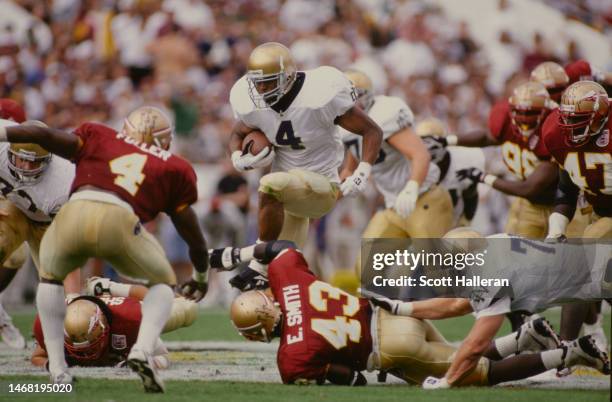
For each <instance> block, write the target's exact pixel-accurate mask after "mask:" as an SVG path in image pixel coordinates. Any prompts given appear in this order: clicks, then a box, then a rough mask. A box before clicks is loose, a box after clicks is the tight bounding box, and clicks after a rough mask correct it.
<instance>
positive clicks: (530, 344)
mask: <svg viewBox="0 0 612 402" xmlns="http://www.w3.org/2000/svg"><path fill="white" fill-rule="evenodd" d="M517 346H518V351H519V352H526V351H530V352H540V351H543V350H551V349H557V348H558V347H560V346H561V341H560V340H559V337H558V336H557V334H556V333H555V331H554V330H553V328H552V326H551V325H550V323H549V322H548V321H546V319H544V318H543V317H540V318H537V319H535V320H531V321H528V322H526V323H525V324H523V325H521V327H520V328H519V330H518V334H517Z"/></svg>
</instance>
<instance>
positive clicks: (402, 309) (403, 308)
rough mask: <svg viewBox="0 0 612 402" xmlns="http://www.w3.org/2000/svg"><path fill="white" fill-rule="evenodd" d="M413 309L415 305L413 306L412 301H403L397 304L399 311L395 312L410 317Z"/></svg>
mask: <svg viewBox="0 0 612 402" xmlns="http://www.w3.org/2000/svg"><path fill="white" fill-rule="evenodd" d="M412 310H414V307H413V306H412V303H411V302H401V303H400V304H399V305H398V306H397V311H396V312H395V315H401V316H404V317H410V316H411V315H412Z"/></svg>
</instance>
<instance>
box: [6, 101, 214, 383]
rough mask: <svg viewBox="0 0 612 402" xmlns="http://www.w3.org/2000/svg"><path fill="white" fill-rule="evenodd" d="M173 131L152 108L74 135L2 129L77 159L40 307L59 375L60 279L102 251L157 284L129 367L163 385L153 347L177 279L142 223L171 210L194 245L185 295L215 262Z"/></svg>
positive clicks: (127, 271)
mask: <svg viewBox="0 0 612 402" xmlns="http://www.w3.org/2000/svg"><path fill="white" fill-rule="evenodd" d="M172 132H173V127H172V123H171V121H170V120H169V118H168V117H167V116H166V115H165V114H164V113H163V112H162V111H161V110H159V109H157V108H154V107H149V106H145V107H141V108H139V109H137V110H135V111H133V112H132V113H130V114H129V115H128V116H127V118H126V119H125V121H124V126H123V129H122V130H121V132H116V131H114V130H112V129H110V128H109V127H106V126H103V125H100V124H95V123H85V124H83V125H81V126H79V127H78V128H77V129H76V130H75V131H74V133H66V132H63V131H60V130H56V129H52V128H47V127H33V126H24V125H22V126H15V127H8V128H6V129H3V128H0V141H7V140H8V141H10V142H19V143H21V142H33V143H37V144H39V145H41V146H43V147H44V148H45V149H47V150H49V151H50V152H53V153H54V154H57V155H59V156H61V157H64V158H66V159H70V160H72V161H73V162H74V163H75V164H76V176H75V179H74V182H73V184H72V189H71V197H70V200H69V201H68V202H67V203H66V204H65V205H64V206H63V207H62V208H61V210H60V211H59V213H58V214H57V216H56V218H55V220H54V221H53V223H52V224H51V226H50V227H49V229H48V230H47V232H46V233H45V236H44V237H43V240H42V244H41V252H40V265H41V266H40V276H41V283H40V285H39V287H38V293H37V296H36V304H37V307H38V311H39V314H40V319H41V324H42V329H43V333H44V338H45V345H46V347H47V352H48V354H49V371H50V372H51V378H52V380H53V381H54V382H70V381H72V377H71V375H70V373H69V372H68V370H67V365H66V361H65V358H64V353H63V351H64V349H63V344H64V330H63V322H64V316H65V312H66V306H65V303H64V291H63V288H62V287H61V286H58V284H60V283H61V282H60V281H61V280H63V279H64V277H65V276H66V275H67V274H68V273H70V272H71V271H72V270H74V269H75V268H76V267H77V266H79V265H80V264H82V263H84V262H85V261H86V260H87V258H89V257H98V258H102V259H105V260H107V261H108V262H110V263H111V264H112V265H113V266H114V267H115V268H116V269H117V270H118V271H119V272H120V273H121V274H123V275H125V276H127V277H131V278H134V279H139V280H141V281H144V283H146V284H147V285H149V286H150V289H149V292H148V294H147V296H146V297H145V298H144V300H143V305H142V317H143V318H142V322H141V325H140V330H139V333H138V338H137V340H136V344H135V345H134V347H133V348H132V350H131V352H130V354H129V356H128V360H127V364H128V365H129V366H130V368H132V369H133V370H134V371H135V372H136V373H137V374H138V375H140V377H141V378H142V380H143V384H144V386H145V390H147V391H150V392H161V391H163V383H162V381H161V379H160V378H159V376H158V375H157V373H156V371H155V367H154V366H153V365H152V363H151V353H153V349H154V345H155V342H156V340H157V338H158V337H159V334H160V333H161V331H162V328H163V327H164V324H165V322H166V321H167V319H168V317H169V315H170V309H171V305H172V299H173V291H172V289H171V286H174V285H175V284H176V278H175V275H174V272H173V270H172V267H171V266H170V264H169V262H168V260H167V258H166V256H165V254H164V251H163V249H162V247H161V246H160V244H159V243H158V242H157V240H155V238H154V237H153V236H152V235H151V234H150V233H148V232H147V231H146V230H145V229H144V228H143V227H142V224H141V221H142V222H146V221H149V220H151V219H153V218H155V216H156V215H157V214H158V213H159V212H165V213H167V214H168V215H169V216H170V217H171V219H172V222H173V223H174V225H175V226H176V228H177V230H178V232H179V233H180V235H181V236H182V237H183V239H184V240H185V241H186V242H187V244H188V246H189V249H190V257H191V260H192V262H193V264H194V268H195V269H194V274H195V275H194V278H193V279H192V280H191V281H190V282H189V283H188V284H187V285H186V286H185V287H184V288H183V291H184V294H185V295H187V296H190V297H193V298H196V299H199V298H201V297H203V295H204V293H205V292H206V286H207V285H206V282H207V277H206V275H207V269H208V253H207V250H206V243H205V241H204V237H203V235H202V232H201V230H200V227H199V225H198V221H197V218H196V215H195V212H194V211H193V209H192V208H191V204H193V203H194V202H195V201H196V200H197V190H196V177H195V173H194V171H193V169H192V167H191V166H190V165H189V163H188V162H187V161H185V160H183V159H181V158H179V157H178V156H175V155H172V154H171V153H170V152H168V148H169V146H170V141H171V140H172Z"/></svg>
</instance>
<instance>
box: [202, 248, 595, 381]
mask: <svg viewBox="0 0 612 402" xmlns="http://www.w3.org/2000/svg"><path fill="white" fill-rule="evenodd" d="M251 258H257V259H259V260H260V261H261V262H263V263H269V269H268V274H269V284H270V289H269V290H266V291H261V290H253V291H248V292H245V293H243V294H241V295H240V296H238V297H237V298H236V299H235V300H234V302H233V303H232V306H231V313H230V314H231V318H232V322H233V324H234V325H235V326H236V328H237V329H238V331H239V332H240V333H241V334H242V335H243V336H244V337H245V338H247V339H249V340H252V341H264V342H269V341H270V340H271V339H273V338H280V345H279V348H278V352H277V364H278V369H279V372H280V375H281V378H282V381H283V382H284V383H286V384H300V383H310V382H312V383H318V384H321V383H324V382H325V381H326V380H328V381H330V382H332V383H335V384H342V385H365V384H366V379H365V377H364V376H363V375H362V374H361V371H363V370H366V369H368V370H384V371H386V372H389V373H391V374H393V375H396V376H398V377H399V378H401V379H403V380H405V381H407V382H409V383H413V384H414V383H416V384H421V383H424V382H425V381H426V379H427V378H428V377H430V376H436V377H440V376H442V375H443V374H444V373H445V372H446V371H447V370H448V368H449V367H450V365H451V364H452V362H453V359H454V355H455V353H456V351H457V349H456V348H455V347H454V346H452V345H451V344H449V343H448V342H447V341H446V340H445V339H444V337H443V336H442V335H441V334H440V333H439V332H438V331H437V329H436V328H435V327H434V326H433V325H432V324H431V323H430V322H429V321H425V320H420V319H416V318H413V317H400V316H395V315H391V314H389V313H388V312H387V311H384V310H382V309H378V308H373V307H372V306H371V305H370V303H368V301H367V299H364V298H357V297H355V296H352V295H350V294H348V293H346V292H344V291H342V290H340V289H337V288H335V287H333V286H331V285H329V284H328V283H326V282H322V281H320V280H318V279H317V278H316V277H315V276H314V274H313V273H312V272H310V271H309V269H308V264H307V263H306V261H305V259H304V256H303V255H302V254H301V253H300V252H299V251H298V250H296V249H295V245H294V244H293V243H292V242H288V241H283V240H278V241H272V242H266V243H260V244H257V245H255V246H250V247H245V248H231V247H227V248H225V249H216V250H213V251H212V253H211V267H213V268H218V269H223V270H228V269H232V268H233V267H235V266H236V265H237V264H240V263H241V262H243V261H248V260H250V259H251ZM502 344H503V348H501V347H499V348H498V347H497V344H491V345H490V355H489V356H488V357H489V358H485V357H483V358H481V359H479V360H478V359H477V360H476V365H475V367H474V368H473V369H472V370H471V371H470V372H469V373H467V374H466V375H465V376H464V377H462V378H461V380H460V381H457V382H456V383H455V385H492V384H497V383H500V382H504V381H511V380H516V379H520V378H525V377H527V376H531V375H534V374H537V373H539V372H543V371H545V370H546V368H545V367H544V366H543V365H542V359H545V360H546V361H547V362H550V364H556V366H555V367H558V366H564V365H573V364H576V363H583V361H584V359H586V358H584V357H583V354H581V353H582V352H579V351H578V348H579V347H580V346H574V347H573V349H571V350H570V347H566V350H565V349H561V348H559V349H557V348H558V346H559V341H558V339H557V337H556V335H555V333H554V332H553V331H552V329H551V328H550V326H549V325H548V324H547V323H546V322H545V321H544V320H539V321H538V322H537V323H529V324H525V325H524V326H523V327H521V329H520V332H517V333H513V334H511V335H509V336H507V337H506V340H505V342H502ZM589 346H590V343H589V345H586V344H585V345H584V347H585V348H588V347H589ZM548 348H552V349H555V350H554V356H556V357H557V358H556V360H555V359H547V357H541V356H544V353H549V352H544V353H542V354H541V355H531V357H530V358H525V357H522V356H518V357H509V356H511V355H513V354H515V353H517V352H519V351H536V352H538V351H542V350H545V349H548ZM564 350H565V351H564ZM560 354H562V355H563V356H564V359H560V358H558V356H557V355H560ZM504 358H506V359H504ZM502 359H503V360H502ZM498 360H499V361H498ZM593 364H594V363H593ZM423 385H424V387H428V385H427V384H426V383H424V384H423Z"/></svg>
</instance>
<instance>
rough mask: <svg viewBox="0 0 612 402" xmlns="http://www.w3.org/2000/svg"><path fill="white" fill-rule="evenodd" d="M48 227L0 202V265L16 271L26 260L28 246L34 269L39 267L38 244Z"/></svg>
mask: <svg viewBox="0 0 612 402" xmlns="http://www.w3.org/2000/svg"><path fill="white" fill-rule="evenodd" d="M48 226H49V225H48V224H45V223H38V222H34V221H32V220H31V219H29V218H28V217H27V216H26V215H25V214H24V213H23V212H21V211H20V210H19V208H17V207H16V206H15V204H13V203H12V202H11V201H9V200H6V199H2V200H0V263H1V264H2V266H3V267H5V268H10V269H18V268H20V267H21V266H22V265H23V263H24V262H25V261H26V259H27V258H28V246H27V245H26V244H25V242H27V243H28V245H29V246H30V253H31V254H32V259H33V260H34V264H35V265H36V268H38V267H39V266H40V264H39V258H38V253H39V249H40V242H41V240H42V237H43V235H44V234H45V230H46V229H47V227H48Z"/></svg>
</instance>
